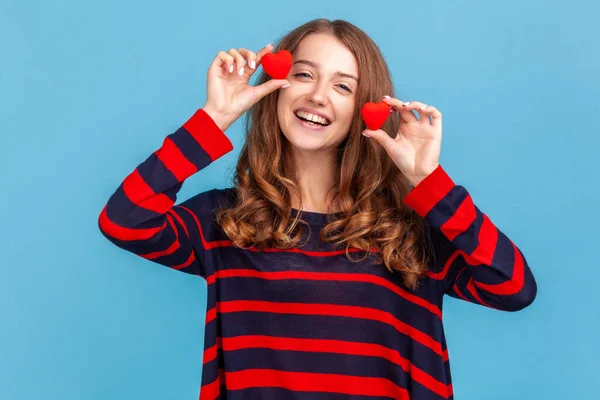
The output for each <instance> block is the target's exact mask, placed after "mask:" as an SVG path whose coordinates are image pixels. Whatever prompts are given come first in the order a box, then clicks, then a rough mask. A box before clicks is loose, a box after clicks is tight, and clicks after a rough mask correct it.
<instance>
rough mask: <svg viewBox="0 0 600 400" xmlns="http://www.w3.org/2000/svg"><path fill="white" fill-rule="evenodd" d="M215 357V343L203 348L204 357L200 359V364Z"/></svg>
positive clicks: (206, 362)
mask: <svg viewBox="0 0 600 400" xmlns="http://www.w3.org/2000/svg"><path fill="white" fill-rule="evenodd" d="M215 358H217V345H216V344H215V345H214V346H212V347H209V348H208V349H206V350H204V357H203V359H202V364H208V363H209V362H211V361H212V360H214V359H215Z"/></svg>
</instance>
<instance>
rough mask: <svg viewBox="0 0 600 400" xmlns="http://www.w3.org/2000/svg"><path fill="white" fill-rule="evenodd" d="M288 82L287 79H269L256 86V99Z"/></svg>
mask: <svg viewBox="0 0 600 400" xmlns="http://www.w3.org/2000/svg"><path fill="white" fill-rule="evenodd" d="M289 84H290V82H289V81H288V80H287V79H270V80H268V81H267V82H265V83H263V84H262V85H258V86H256V87H255V88H254V89H255V93H256V100H257V101H258V100H260V99H262V98H263V97H265V96H266V95H268V94H269V93H271V92H274V91H275V90H277V89H280V88H281V87H282V86H283V85H289Z"/></svg>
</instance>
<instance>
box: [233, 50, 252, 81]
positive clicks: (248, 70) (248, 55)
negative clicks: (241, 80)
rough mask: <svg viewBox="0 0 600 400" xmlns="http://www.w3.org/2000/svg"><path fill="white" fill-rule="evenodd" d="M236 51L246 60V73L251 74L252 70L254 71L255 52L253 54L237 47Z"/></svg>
mask: <svg viewBox="0 0 600 400" xmlns="http://www.w3.org/2000/svg"><path fill="white" fill-rule="evenodd" d="M237 51H238V53H240V54H241V55H242V57H244V59H245V60H246V65H247V66H248V68H246V75H248V76H252V74H253V73H254V71H256V54H254V52H253V51H250V50H248V49H244V48H239V49H237Z"/></svg>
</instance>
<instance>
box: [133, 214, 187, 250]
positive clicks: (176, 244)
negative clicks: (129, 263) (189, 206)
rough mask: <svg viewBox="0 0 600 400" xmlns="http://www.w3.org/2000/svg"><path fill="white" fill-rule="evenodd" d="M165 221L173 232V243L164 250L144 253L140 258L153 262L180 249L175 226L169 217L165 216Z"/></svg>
mask: <svg viewBox="0 0 600 400" xmlns="http://www.w3.org/2000/svg"><path fill="white" fill-rule="evenodd" d="M167 220H168V221H169V225H171V227H172V228H173V231H174V232H175V241H173V243H172V244H171V245H170V246H169V247H168V248H167V249H165V250H161V251H153V252H152V253H146V254H140V256H141V257H144V258H146V259H148V260H153V259H155V258H158V257H163V256H167V255H170V254H173V253H175V252H176V251H177V250H178V249H179V248H180V247H181V244H180V243H179V236H178V233H177V229H175V226H174V225H173V221H172V219H171V216H169V215H167Z"/></svg>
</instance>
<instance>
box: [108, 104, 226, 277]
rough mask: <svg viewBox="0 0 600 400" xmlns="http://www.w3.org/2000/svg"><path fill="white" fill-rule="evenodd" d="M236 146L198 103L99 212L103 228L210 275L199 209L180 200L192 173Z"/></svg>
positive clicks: (162, 259) (122, 243)
mask: <svg viewBox="0 0 600 400" xmlns="http://www.w3.org/2000/svg"><path fill="white" fill-rule="evenodd" d="M232 149H233V145H232V144H231V141H230V140H229V138H227V136H225V133H224V132H223V131H222V130H221V129H220V128H219V127H218V126H217V125H216V123H215V122H214V120H213V119H212V118H211V117H210V116H209V115H208V114H207V113H206V112H205V111H204V110H202V109H198V110H197V111H196V112H195V113H194V115H192V117H191V118H190V119H189V120H188V121H187V122H186V123H185V124H183V125H182V126H181V127H180V128H178V129H177V131H175V132H174V133H172V134H170V135H168V136H167V137H166V138H165V140H164V142H163V143H162V146H161V147H160V148H159V149H158V150H156V151H155V152H154V153H152V154H150V156H149V157H148V158H147V159H146V160H144V161H143V162H142V163H141V164H140V165H138V166H137V167H136V168H135V170H133V172H131V173H130V174H129V175H128V176H127V177H126V178H125V179H124V181H123V182H122V183H121V184H120V185H119V187H118V188H117V190H116V191H115V192H114V193H113V194H112V195H111V196H110V198H109V199H108V202H107V203H106V205H105V206H104V208H103V209H102V211H101V213H100V215H99V217H98V225H99V228H100V231H101V232H102V234H103V235H104V236H105V237H106V238H107V239H108V240H109V241H111V242H112V243H113V244H115V245H116V246H118V247H120V248H122V249H124V250H127V251H129V252H131V253H134V254H136V255H138V256H140V257H143V258H145V259H148V260H151V261H153V262H155V263H158V264H161V265H164V266H167V267H169V268H173V269H176V270H179V271H182V272H185V273H189V274H194V275H200V276H202V277H204V278H206V274H205V269H204V264H203V261H202V259H203V255H202V251H203V248H202V241H200V240H198V239H196V240H192V237H194V236H195V235H197V234H198V227H199V224H198V215H195V214H194V211H192V210H191V209H190V208H188V207H179V206H175V207H174V204H175V202H176V200H177V193H178V192H179V190H180V189H181V187H182V185H183V182H184V181H185V180H186V179H187V178H188V177H190V176H191V175H193V174H194V173H196V172H198V171H199V170H201V169H203V168H204V167H206V166H208V165H209V164H210V163H212V162H213V161H215V160H216V159H218V158H219V157H221V156H223V155H224V154H226V153H228V152H229V151H231V150H232ZM200 234H201V232H200ZM194 243H198V245H196V246H194Z"/></svg>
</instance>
